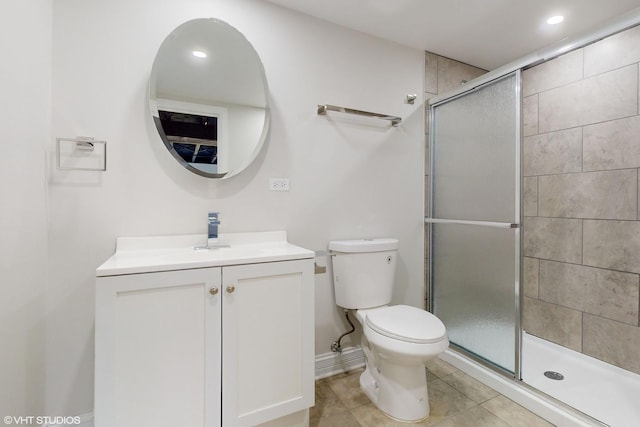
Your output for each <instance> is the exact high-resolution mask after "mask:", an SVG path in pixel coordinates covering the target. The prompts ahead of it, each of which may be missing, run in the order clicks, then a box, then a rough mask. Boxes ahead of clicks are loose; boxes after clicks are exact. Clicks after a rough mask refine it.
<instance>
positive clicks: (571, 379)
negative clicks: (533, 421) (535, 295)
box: [522, 333, 640, 427]
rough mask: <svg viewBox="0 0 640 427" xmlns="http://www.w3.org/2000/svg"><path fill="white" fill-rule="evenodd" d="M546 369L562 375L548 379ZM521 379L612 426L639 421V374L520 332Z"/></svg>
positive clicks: (623, 425)
mask: <svg viewBox="0 0 640 427" xmlns="http://www.w3.org/2000/svg"><path fill="white" fill-rule="evenodd" d="M545 371H554V372H558V373H560V374H562V375H563V376H564V379H563V380H560V381H558V380H554V379H549V378H547V377H545V376H544V372H545ZM522 379H523V381H524V382H525V383H527V384H528V385H530V386H532V387H534V388H536V389H538V390H540V391H542V392H543V393H546V394H548V395H549V396H552V397H554V398H556V399H558V400H560V401H562V402H564V403H566V404H568V405H570V406H572V407H574V408H576V409H578V410H580V411H582V412H584V413H585V414H588V415H590V416H592V417H593V418H595V419H597V420H600V421H602V422H603V423H605V424H608V425H609V426H611V427H628V426H632V425H637V423H638V420H640V406H639V405H638V396H640V375H638V374H635V373H632V372H629V371H625V370H624V369H621V368H618V367H616V366H613V365H610V364H608V363H604V362H602V361H600V360H598V359H594V358H593V357H589V356H585V355H584V354H582V353H578V352H576V351H573V350H569V349H567V348H564V347H561V346H559V345H557V344H554V343H551V342H549V341H546V340H543V339H540V338H538V337H534V336H532V335H529V334H527V333H523V337H522Z"/></svg>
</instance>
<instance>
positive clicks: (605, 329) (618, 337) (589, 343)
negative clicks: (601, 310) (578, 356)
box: [583, 314, 640, 374]
mask: <svg viewBox="0 0 640 427" xmlns="http://www.w3.org/2000/svg"><path fill="white" fill-rule="evenodd" d="M583 327H584V338H583V344H584V353H585V354H588V355H589V356H593V357H595V358H597V359H600V360H604V361H605V362H608V363H611V364H614V365H616V366H619V367H621V368H623V369H627V370H629V371H633V372H635V373H638V374H640V328H638V327H634V326H630V325H626V324H624V323H620V322H616V321H613V320H608V319H603V318H602V317H597V316H592V315H589V314H585V315H584V325H583Z"/></svg>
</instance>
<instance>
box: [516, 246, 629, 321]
mask: <svg viewBox="0 0 640 427" xmlns="http://www.w3.org/2000/svg"><path fill="white" fill-rule="evenodd" d="M525 259H526V258H525ZM639 295H640V294H639V279H638V275H637V274H631V273H622V272H619V271H611V270H604V269H600V268H594V267H585V266H583V265H576V264H565V263H561V262H554V261H540V279H539V297H540V299H541V300H544V301H547V302H550V303H553V304H558V305H563V306H565V307H568V308H572V309H575V310H580V311H585V312H587V313H591V314H595V315H598V316H602V317H606V318H608V319H613V320H618V321H620V322H624V323H628V324H630V325H637V324H638V297H639Z"/></svg>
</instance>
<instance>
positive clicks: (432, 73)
mask: <svg viewBox="0 0 640 427" xmlns="http://www.w3.org/2000/svg"><path fill="white" fill-rule="evenodd" d="M424 91H425V92H429V93H438V55H436V54H433V53H431V52H425V53H424Z"/></svg>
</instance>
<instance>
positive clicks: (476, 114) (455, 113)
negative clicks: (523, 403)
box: [426, 72, 520, 376]
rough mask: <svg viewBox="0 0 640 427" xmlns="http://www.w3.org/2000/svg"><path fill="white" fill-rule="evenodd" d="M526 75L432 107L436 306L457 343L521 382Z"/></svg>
mask: <svg viewBox="0 0 640 427" xmlns="http://www.w3.org/2000/svg"><path fill="white" fill-rule="evenodd" d="M519 87H520V75H519V72H516V73H513V74H509V75H507V76H505V77H502V78H501V79H499V80H496V81H492V82H490V83H488V84H486V85H483V86H481V87H479V88H475V89H473V90H470V91H469V92H465V93H463V94H461V95H459V96H456V97H454V98H450V99H446V100H444V101H441V102H439V103H436V104H434V105H433V106H432V111H431V114H432V116H431V132H430V134H431V203H430V207H431V215H430V218H427V219H426V221H427V222H428V223H430V242H431V247H430V248H431V249H430V260H431V264H430V273H431V301H432V308H433V311H434V313H435V315H436V316H438V317H439V318H440V319H441V320H442V321H443V322H444V324H445V326H446V327H447V333H448V336H449V340H450V341H451V343H452V344H453V345H455V346H457V347H459V348H461V349H463V350H465V351H466V352H468V353H471V354H472V355H474V356H477V357H478V358H480V359H483V360H485V361H488V362H490V364H491V365H493V366H497V367H499V368H501V370H503V371H507V372H509V373H510V374H514V375H516V376H519V372H518V371H519V363H518V362H517V356H518V355H519V351H516V348H517V347H518V346H519V345H520V335H519V333H520V332H519V328H520V321H519V291H518V289H519V274H520V272H519V246H520V242H519V241H520V235H519V222H520V196H519V191H520V178H519V177H520V171H519V163H520V162H519V160H520V153H519V139H520V125H519V110H520V94H519Z"/></svg>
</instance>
